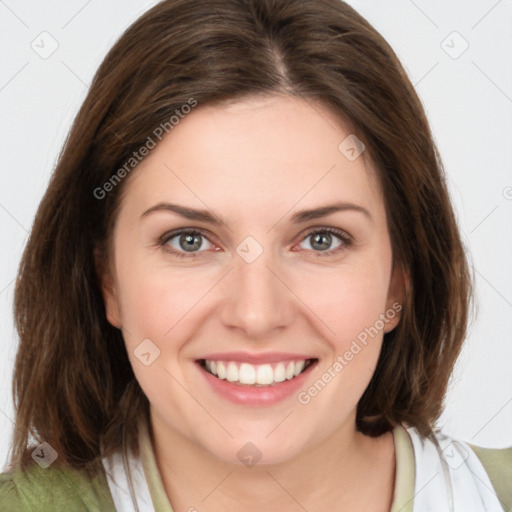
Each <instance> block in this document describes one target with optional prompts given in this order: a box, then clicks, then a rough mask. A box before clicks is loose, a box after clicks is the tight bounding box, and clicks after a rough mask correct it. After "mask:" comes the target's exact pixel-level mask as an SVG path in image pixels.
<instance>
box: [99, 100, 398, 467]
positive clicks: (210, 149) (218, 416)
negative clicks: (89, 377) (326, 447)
mask: <svg viewBox="0 0 512 512" xmlns="http://www.w3.org/2000/svg"><path fill="white" fill-rule="evenodd" d="M349 136H350V132H348V131H346V130H345V129H344V128H343V126H342V125H341V124H340V123H339V122H338V121H337V120H336V118H335V117H334V115H333V114H331V113H330V112H329V111H328V110H326V109H325V108H323V107H322V106H320V105H319V104H313V103H309V102H308V103H306V102H304V101H303V100H300V99H294V98H291V97H277V96H273V97H269V98H266V99H249V100H244V101H239V102H236V103H233V104H231V105H229V106H223V107H212V106H208V105H206V106H201V105H199V106H197V107H196V108H195V109H193V110H192V112H191V113H189V114H188V115H187V116H185V117H184V118H183V119H182V120H181V121H180V122H179V124H177V125H175V126H174V128H173V129H172V131H170V133H169V134H168V135H167V136H166V137H165V138H163V140H162V142H160V143H159V144H158V145H157V146H156V148H155V149H153V150H152V151H151V152H150V154H149V155H148V156H147V157H146V158H145V159H144V160H143V161H142V162H141V163H140V164H139V166H138V168H137V169H136V170H135V171H133V172H134V174H133V176H131V177H130V178H129V182H128V183H127V184H126V185H127V187H126V189H125V195H124V196H123V201H122V204H121V208H120V210H119V216H118V218H117V223H116V226H115V230H114V238H113V255H112V259H111V278H110V277H109V276H108V275H107V276H105V278H104V280H103V283H104V285H103V289H104V296H105V299H106V306H107V314H108V318H109V320H110V321H111V322H112V323H113V324H114V325H116V326H118V327H120V328H122V331H123V334H124V338H125V341H126V347H127V350H128V355H129V357H130V360H131V364H132V366H133V370H134V372H135V375H136V377H137V380H138V381H139V383H140V385H141V387H142V389H143V390H144V392H145V394H146V395H147V397H148V399H149V401H150V404H151V415H152V420H153V422H158V424H159V425H160V426H165V429H167V430H168V431H169V432H172V433H173V435H178V436H179V437H182V438H185V439H188V440H189V441H190V442H192V443H193V444H194V445H196V446H197V447H199V448H201V449H204V450H206V451H208V452H210V453H211V454H212V455H214V456H216V457H218V458H220V459H221V460H224V461H228V462H240V461H242V462H243V461H244V460H245V458H246V457H247V456H249V457H251V456H252V457H253V459H254V458H258V457H260V456H261V459H260V463H269V464H270V463H276V462H280V461H285V460H288V459H291V458H292V457H294V456H296V455H298V454H299V453H301V452H303V451H304V450H307V449H312V448H314V446H315V445H317V444H319V443H321V442H322V441H325V440H327V439H328V438H329V437H330V436H333V435H335V434H336V433H339V432H342V431H345V432H353V431H354V430H355V410H356V405H357V403H358V400H359V399H360V397H361V395H362V394H363V392H364V390H365V388H366V387H367V385H368V383H369V381H370V379H371V377H372V374H373V372H374V369H375V366H376V363H377V360H378V357H379V351H380V348H381V343H382V338H383V333H384V332H387V331H390V330H391V329H393V328H394V327H395V326H396V324H397V323H398V319H399V310H400V309H401V306H400V304H399V303H398V302H399V301H401V298H402V296H401V291H402V279H401V274H399V273H398V272H392V252H391V245H390V237H389V233H388V229H387V224H386V215H385V208H384V202H383V197H382V195H381V191H380V189H379V185H378V183H377V180H376V176H375V174H374V171H373V170H372V169H371V168H370V167H367V165H366V164H365V160H364V158H363V155H360V156H358V154H359V152H360V151H361V150H362V149H363V147H362V146H358V145H357V144H356V143H355V142H354V139H353V138H352V137H353V136H350V137H349ZM347 137H349V138H348V139H347ZM368 165H369V164H368ZM332 205H336V206H338V207H339V208H332V209H331V208H328V207H331V206H332ZM322 209H325V210H324V211H322ZM306 211H310V212H311V213H305V212H306ZM180 212H181V214H180ZM184 230H187V231H188V230H189V231H191V232H192V233H189V234H187V233H183V231H184ZM315 231H317V234H314V232H315ZM397 301H398V302H397ZM211 372H213V373H217V375H216V376H215V375H213V374H212V373H211ZM299 372H301V373H299ZM295 374H298V375H297V376H294V375H295ZM222 377H223V378H222ZM240 381H242V382H240ZM258 382H259V383H260V384H258ZM247 443H252V444H247Z"/></svg>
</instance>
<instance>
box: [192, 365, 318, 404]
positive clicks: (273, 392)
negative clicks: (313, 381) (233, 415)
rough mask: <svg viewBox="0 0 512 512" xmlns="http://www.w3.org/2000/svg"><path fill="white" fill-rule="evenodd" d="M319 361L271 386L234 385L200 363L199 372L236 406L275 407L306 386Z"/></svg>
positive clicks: (215, 389) (214, 388)
mask: <svg viewBox="0 0 512 512" xmlns="http://www.w3.org/2000/svg"><path fill="white" fill-rule="evenodd" d="M317 363H318V361H315V362H314V363H312V364H310V365H309V366H308V367H307V368H306V369H305V370H304V371H303V372H302V373H301V374H300V375H298V376H297V377H294V378H293V379H290V380H285V381H283V382H278V383H276V384H272V385H271V386H261V387H255V386H243V385H238V384H234V383H232V382H229V381H227V380H225V379H219V378H217V377H214V376H213V375H212V374H211V373H208V372H207V371H206V370H205V369H204V368H203V367H202V366H201V365H200V364H199V363H196V364H197V366H198V367H199V371H200V372H201V373H202V374H203V375H204V377H205V379H206V381H207V382H208V383H209V384H210V386H211V387H212V388H213V390H214V391H216V392H217V393H218V394H219V395H221V396H222V397H224V398H227V399H228V400H230V401H231V402H234V403H236V404H243V405H249V406H251V407H255V406H265V405H273V404H275V403H278V402H280V401H281V400H284V399H286V398H288V397H290V396H291V395H293V394H296V393H298V391H299V389H300V388H301V387H302V386H303V385H304V382H305V380H306V379H307V378H308V376H309V373H310V372H311V370H312V369H313V368H314V367H315V366H316V364H317Z"/></svg>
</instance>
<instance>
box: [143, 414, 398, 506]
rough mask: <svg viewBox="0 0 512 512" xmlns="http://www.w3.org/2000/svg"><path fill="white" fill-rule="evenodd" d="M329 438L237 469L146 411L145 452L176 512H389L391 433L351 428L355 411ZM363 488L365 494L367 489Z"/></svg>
mask: <svg viewBox="0 0 512 512" xmlns="http://www.w3.org/2000/svg"><path fill="white" fill-rule="evenodd" d="M350 420H351V421H347V422H346V423H345V424H343V425H342V426H341V427H340V428H339V429H338V430H337V431H335V432H334V433H333V434H332V435H331V436H329V437H328V438H326V439H324V440H323V441H321V442H320V443H318V444H316V445H315V446H313V447H312V448H309V449H307V450H303V451H302V452H300V453H298V454H296V455H295V456H294V457H292V458H290V459H288V460H286V461H284V462H281V463H279V464H266V465H258V464H256V465H255V466H252V467H245V466H243V465H241V464H231V463H228V462H225V461H222V460H220V459H218V458H217V457H214V456H213V455H212V454H210V453H209V452H208V451H206V450H204V449H203V448H201V447H200V446H198V445H197V444H194V443H193V442H191V441H190V440H189V439H188V438H186V437H185V436H183V435H181V434H180V433H179V432H176V431H175V430H174V429H172V428H171V427H169V426H168V425H166V424H165V423H164V422H163V421H162V420H161V418H159V417H158V416H156V415H154V414H151V422H150V423H151V430H152V441H153V449H154V452H155V458H156V463H157V466H158V468H159V471H160V474H161V477H162V482H163V484H164V488H165V491H166V493H167V496H168V498H169V501H170V502H171V504H172V507H173V510H175V511H176V512H181V511H184V512H185V511H189V510H190V511H191V510H195V509H197V510H198V511H201V512H202V511H208V512H217V511H223V512H226V511H235V510H245V511H248V512H252V511H260V510H261V508H262V507H263V506H265V505H268V506H271V507H272V509H275V510H282V511H283V512H285V511H288V510H290V511H292V510H293V511H296V510H300V509H301V507H302V509H306V510H365V511H367V512H374V511H375V512H385V511H389V510H390V507H391V502H392V499H393V488H394V479H395V454H394V443H393V436H392V434H391V433H387V434H384V435H383V436H380V437H378V438H371V437H369V436H365V435H363V434H361V433H360V432H357V431H356V429H355V413H354V416H353V418H350ZM369 490H371V491H370V492H369Z"/></svg>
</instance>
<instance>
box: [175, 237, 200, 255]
mask: <svg viewBox="0 0 512 512" xmlns="http://www.w3.org/2000/svg"><path fill="white" fill-rule="evenodd" d="M200 236H201V235H199V234H190V233H189V234H186V235H182V236H181V237H180V245H181V246H182V248H183V249H184V250H185V251H189V252H190V251H192V250H195V249H199V248H200V247H201V240H200ZM181 242H184V243H183V244H182V243H181Z"/></svg>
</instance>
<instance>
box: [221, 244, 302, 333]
mask: <svg viewBox="0 0 512 512" xmlns="http://www.w3.org/2000/svg"><path fill="white" fill-rule="evenodd" d="M280 268H281V267H280V266H279V265H278V263H277V260H276V259H275V258H273V257H272V254H271V251H270V250H264V251H263V252H262V254H261V255H260V256H259V257H258V258H257V259H256V260H255V261H252V262H248V261H246V260H244V258H242V257H239V255H238V254H236V255H235V258H234V268H233V269H232V271H231V272H230V273H229V276H227V279H226V280H225V282H224V286H225V287H226V288H225V294H226V297H227V300H226V301H225V302H224V304H223V306H222V310H221V320H222V322H223V324H224V325H225V326H226V327H228V328H230V329H238V330H240V331H242V335H243V337H244V338H246V339H252V340H260V341H263V340H265V339H270V338H272V337H273V336H275V335H276V334H278V332H279V331H281V330H283V329H284V328H286V326H287V325H290V323H291V321H292V317H293V315H294V306H293V301H294V294H293V293H292V291H291V289H290V288H289V285H288V284H287V283H286V276H285V275H284V273H283V272H282V268H281V271H280V270H279V269H280Z"/></svg>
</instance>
